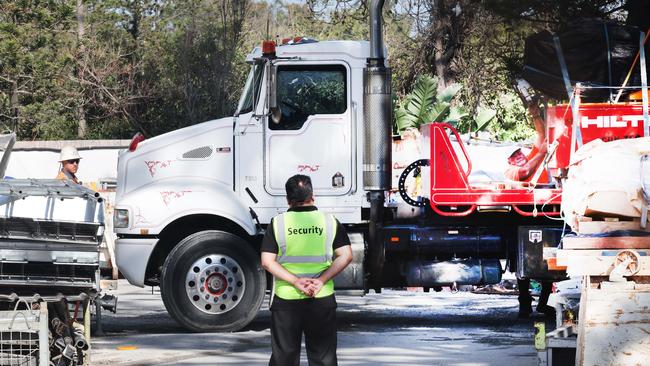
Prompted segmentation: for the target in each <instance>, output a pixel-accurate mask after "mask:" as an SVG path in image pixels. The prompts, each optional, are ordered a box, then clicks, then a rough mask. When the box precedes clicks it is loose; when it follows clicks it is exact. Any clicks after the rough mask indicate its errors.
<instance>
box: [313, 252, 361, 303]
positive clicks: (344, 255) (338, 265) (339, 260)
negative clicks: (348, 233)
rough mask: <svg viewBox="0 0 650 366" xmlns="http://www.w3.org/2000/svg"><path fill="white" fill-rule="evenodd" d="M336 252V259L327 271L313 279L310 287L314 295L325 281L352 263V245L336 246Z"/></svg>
mask: <svg viewBox="0 0 650 366" xmlns="http://www.w3.org/2000/svg"><path fill="white" fill-rule="evenodd" d="M334 254H336V258H335V259H334V262H332V265H331V266H329V268H328V269H326V270H325V272H323V273H321V275H320V277H318V278H316V279H313V280H311V286H310V289H311V290H312V291H313V293H314V296H316V294H318V292H319V291H320V289H321V288H322V287H323V284H324V283H325V282H327V281H329V280H330V279H332V278H334V276H336V275H337V274H339V273H340V272H341V271H342V270H344V269H345V267H347V266H348V264H350V262H352V246H350V245H344V246H342V247H339V248H336V249H335V250H334Z"/></svg>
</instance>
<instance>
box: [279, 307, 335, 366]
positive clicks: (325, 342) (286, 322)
mask: <svg viewBox="0 0 650 366" xmlns="http://www.w3.org/2000/svg"><path fill="white" fill-rule="evenodd" d="M310 305H311V304H306V306H297V307H293V308H292V309H272V310H271V349H272V352H273V353H272V354H271V360H270V361H269V365H270V366H298V365H299V364H300V343H301V340H302V334H303V332H304V334H305V347H306V348H307V360H308V361H309V365H310V366H336V365H337V359H336V308H335V307H318V306H310Z"/></svg>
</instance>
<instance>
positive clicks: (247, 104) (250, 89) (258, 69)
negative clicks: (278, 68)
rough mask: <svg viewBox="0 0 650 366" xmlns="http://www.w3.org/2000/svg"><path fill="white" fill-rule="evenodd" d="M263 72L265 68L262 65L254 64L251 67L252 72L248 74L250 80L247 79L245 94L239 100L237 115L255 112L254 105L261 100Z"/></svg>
mask: <svg viewBox="0 0 650 366" xmlns="http://www.w3.org/2000/svg"><path fill="white" fill-rule="evenodd" d="M262 70H264V67H263V65H262V64H253V66H251V71H250V72H249V73H248V78H247V79H246V85H245V86H244V93H243V94H242V96H241V99H239V105H238V106H237V113H235V115H237V116H238V115H240V114H242V113H248V112H251V111H252V110H253V105H254V104H255V102H256V101H257V100H259V93H260V85H261V84H262Z"/></svg>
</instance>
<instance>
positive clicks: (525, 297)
mask: <svg viewBox="0 0 650 366" xmlns="http://www.w3.org/2000/svg"><path fill="white" fill-rule="evenodd" d="M540 282H541V284H542V290H541V292H540V294H539V301H538V302H537V306H538V308H539V307H543V306H546V304H547V303H548V297H549V296H550V295H551V291H553V281H540ZM517 287H518V288H519V297H518V298H517V299H518V300H519V310H520V311H528V312H532V307H531V303H532V302H533V297H532V296H531V295H530V279H524V280H521V279H517Z"/></svg>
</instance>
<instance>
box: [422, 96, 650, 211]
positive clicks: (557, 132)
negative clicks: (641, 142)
mask: <svg viewBox="0 0 650 366" xmlns="http://www.w3.org/2000/svg"><path fill="white" fill-rule="evenodd" d="M577 116H578V118H579V119H580V126H579V127H580V133H581V137H582V143H587V142H589V141H592V140H595V139H598V138H600V139H603V140H605V141H612V140H617V139H622V138H636V137H641V136H644V135H645V134H644V126H645V124H644V117H643V108H642V104H641V103H619V104H605V103H598V104H581V105H580V106H579V107H578V113H577ZM572 121H573V117H572V113H571V107H570V105H567V104H560V105H557V106H552V107H549V108H548V110H547V128H548V131H547V136H549V137H550V139H549V140H550V146H549V149H548V151H549V154H550V156H548V157H547V159H546V161H547V168H548V169H549V170H550V172H551V175H553V176H558V175H559V173H560V169H564V168H567V167H568V166H569V162H570V156H571V151H573V150H574V149H572V148H571V137H572V136H571V134H572V127H573V126H572ZM422 134H423V136H424V141H425V145H428V148H429V149H430V154H429V155H430V168H429V179H430V187H431V189H430V198H429V202H430V205H431V208H432V209H433V210H434V211H435V212H436V213H438V214H439V215H443V216H465V215H469V214H471V213H473V212H474V211H475V210H476V209H477V208H486V209H497V208H499V209H503V208H504V207H505V208H506V209H507V208H512V210H514V211H516V212H518V213H519V214H521V215H524V216H535V215H537V214H544V215H549V216H558V215H559V214H560V208H559V205H560V203H561V200H562V190H561V188H559V187H557V186H556V185H554V184H551V185H548V184H544V185H535V184H530V183H525V182H521V183H519V182H493V183H491V184H487V185H486V184H485V183H481V184H480V185H473V184H472V183H471V182H470V181H469V179H468V177H469V175H470V173H471V171H472V162H471V161H470V158H469V155H468V154H467V151H466V150H465V147H464V146H463V143H462V140H461V139H460V136H459V135H458V132H457V131H456V129H454V128H453V127H452V126H451V125H449V124H446V123H431V124H427V125H425V126H423V127H422ZM450 136H453V137H455V141H452V139H451V138H450ZM454 144H458V148H455V147H454ZM555 144H557V148H554V145H555ZM457 152H459V153H457ZM461 153H462V154H461ZM459 155H461V156H460V157H459ZM523 206H526V207H533V209H532V210H529V209H524V208H522V207H523Z"/></svg>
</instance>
